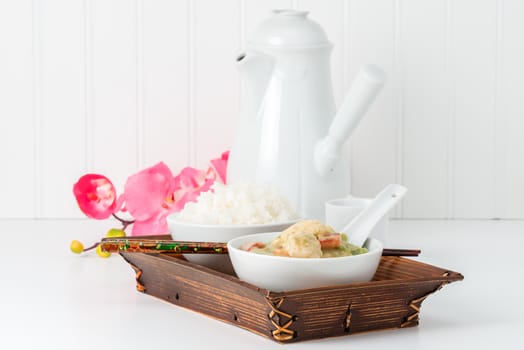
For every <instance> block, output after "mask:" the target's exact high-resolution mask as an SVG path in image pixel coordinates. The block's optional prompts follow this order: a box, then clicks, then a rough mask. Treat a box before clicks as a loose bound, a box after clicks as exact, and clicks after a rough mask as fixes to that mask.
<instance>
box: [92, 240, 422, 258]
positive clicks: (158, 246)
mask: <svg viewBox="0 0 524 350" xmlns="http://www.w3.org/2000/svg"><path fill="white" fill-rule="evenodd" d="M100 245H101V249H102V250H103V251H105V252H110V253H120V252H125V253H155V254H160V253H171V254H227V252H228V251H227V243H223V242H185V241H172V240H163V239H143V238H130V237H124V238H104V239H102V242H101V243H100ZM419 254H420V250H419V249H390V248H384V250H383V251H382V256H418V255H419Z"/></svg>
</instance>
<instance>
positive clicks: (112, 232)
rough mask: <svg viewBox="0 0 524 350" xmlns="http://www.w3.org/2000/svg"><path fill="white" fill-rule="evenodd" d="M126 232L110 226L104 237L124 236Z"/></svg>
mask: <svg viewBox="0 0 524 350" xmlns="http://www.w3.org/2000/svg"><path fill="white" fill-rule="evenodd" d="M125 236H126V232H125V231H124V230H122V229H120V228H112V229H110V230H109V231H107V233H106V237H108V238H118V237H125Z"/></svg>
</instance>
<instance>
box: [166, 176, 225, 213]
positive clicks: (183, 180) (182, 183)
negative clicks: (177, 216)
mask: <svg viewBox="0 0 524 350" xmlns="http://www.w3.org/2000/svg"><path fill="white" fill-rule="evenodd" d="M214 182H215V173H214V172H212V171H207V172H204V171H203V170H198V169H195V168H191V167H186V168H184V169H182V171H181V172H180V174H178V175H177V176H176V177H175V188H176V189H175V201H176V207H177V210H182V209H184V206H185V205H186V203H188V202H196V199H197V198H198V196H199V195H200V193H201V192H206V191H208V190H209V188H210V187H211V185H213V183H214Z"/></svg>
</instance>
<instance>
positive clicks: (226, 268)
mask: <svg viewBox="0 0 524 350" xmlns="http://www.w3.org/2000/svg"><path fill="white" fill-rule="evenodd" d="M298 221H300V220H293V221H287V222H280V223H271V224H259V225H202V224H193V223H188V222H184V221H179V220H177V217H176V214H175V215H170V216H168V217H167V224H168V226H169V231H170V232H171V236H172V237H173V239H174V240H176V241H192V242H229V241H230V240H231V239H233V238H236V237H239V236H242V235H249V234H253V233H259V232H268V231H279V232H281V231H283V230H285V229H286V228H288V227H289V226H291V225H293V224H294V223H296V222H298ZM184 256H185V258H186V259H187V260H189V261H191V262H194V263H196V264H199V265H203V266H207V267H210V268H212V269H215V270H218V271H222V272H225V273H229V274H233V273H234V271H233V266H232V265H231V261H230V260H229V257H228V255H227V254H224V255H209V254H206V255H204V254H184Z"/></svg>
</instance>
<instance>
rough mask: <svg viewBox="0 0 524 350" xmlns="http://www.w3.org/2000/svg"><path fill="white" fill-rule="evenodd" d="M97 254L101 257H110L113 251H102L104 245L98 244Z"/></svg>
mask: <svg viewBox="0 0 524 350" xmlns="http://www.w3.org/2000/svg"><path fill="white" fill-rule="evenodd" d="M96 254H98V256H99V257H101V258H109V257H110V256H111V253H109V252H103V251H102V246H101V245H100V244H99V245H97V246H96Z"/></svg>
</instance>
